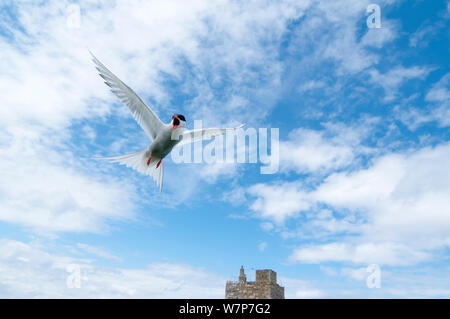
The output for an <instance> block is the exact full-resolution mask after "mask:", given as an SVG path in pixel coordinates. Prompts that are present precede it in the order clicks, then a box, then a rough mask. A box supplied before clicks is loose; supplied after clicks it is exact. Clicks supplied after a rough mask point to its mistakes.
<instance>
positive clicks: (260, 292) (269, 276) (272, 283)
mask: <svg viewBox="0 0 450 319" xmlns="http://www.w3.org/2000/svg"><path fill="white" fill-rule="evenodd" d="M243 273H244V270H243V268H241V276H240V281H239V282H236V281H228V282H227V284H226V287H225V298H226V299H284V287H281V286H280V285H278V284H277V273H276V272H274V271H272V270H270V269H265V270H257V271H256V281H248V282H247V281H246V279H245V276H243ZM241 278H243V279H242V280H241Z"/></svg>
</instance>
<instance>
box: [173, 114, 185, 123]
mask: <svg viewBox="0 0 450 319" xmlns="http://www.w3.org/2000/svg"><path fill="white" fill-rule="evenodd" d="M175 116H176V117H178V118H179V119H180V120H182V121H184V122H186V118H185V117H184V115H181V114H175Z"/></svg>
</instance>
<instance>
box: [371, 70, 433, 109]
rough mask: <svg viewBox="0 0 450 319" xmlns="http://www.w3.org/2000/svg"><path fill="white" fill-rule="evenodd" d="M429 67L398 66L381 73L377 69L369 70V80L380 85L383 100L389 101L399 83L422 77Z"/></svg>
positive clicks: (392, 98)
mask: <svg viewBox="0 0 450 319" xmlns="http://www.w3.org/2000/svg"><path fill="white" fill-rule="evenodd" d="M430 71H431V69H430V68H426V67H418V66H413V67H410V68H405V67H403V66H399V67H397V68H394V69H391V70H389V71H388V72H386V73H384V74H381V73H380V72H379V71H378V70H375V69H373V70H371V71H370V77H371V81H372V82H373V83H375V84H377V85H379V86H381V87H382V88H383V89H384V91H385V97H384V101H385V102H390V101H392V100H394V99H395V98H396V97H397V94H398V89H399V88H400V87H401V85H402V84H403V83H404V82H405V81H407V80H410V79H424V78H425V77H426V76H427V75H428V73H430Z"/></svg>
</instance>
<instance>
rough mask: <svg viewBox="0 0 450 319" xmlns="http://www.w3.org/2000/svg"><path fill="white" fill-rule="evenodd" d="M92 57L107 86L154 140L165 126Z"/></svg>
mask: <svg viewBox="0 0 450 319" xmlns="http://www.w3.org/2000/svg"><path fill="white" fill-rule="evenodd" d="M90 53H91V52H90ZM91 55H92V61H94V63H95V67H96V69H97V70H98V72H99V74H100V76H101V77H102V78H103V79H104V80H105V84H106V85H107V86H109V87H110V88H111V91H112V92H113V93H114V94H115V95H116V96H117V97H118V98H119V99H120V101H122V103H124V104H125V105H126V106H128V108H129V109H130V111H131V114H133V117H134V119H135V120H136V122H138V124H139V125H140V126H141V127H142V129H143V130H144V131H145V132H146V133H147V135H148V136H149V137H150V138H151V139H152V140H154V139H155V138H156V136H157V135H158V132H159V131H160V130H161V129H162V127H163V126H164V124H163V123H162V122H161V120H160V119H159V118H158V116H156V114H155V113H154V112H153V111H152V110H151V109H150V108H149V107H148V106H147V105H146V104H145V103H144V102H143V101H142V99H141V98H140V97H139V96H138V95H137V94H136V93H135V92H134V91H133V90H132V89H131V88H129V87H128V86H127V85H126V84H125V83H123V82H122V81H121V80H120V79H119V78H118V77H117V76H115V75H114V74H113V73H112V72H111V71H109V70H108V69H107V68H106V67H105V66H104V65H103V64H102V63H101V62H100V61H99V60H98V59H97V58H96V57H95V56H94V55H93V54H92V53H91Z"/></svg>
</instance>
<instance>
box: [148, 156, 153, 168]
mask: <svg viewBox="0 0 450 319" xmlns="http://www.w3.org/2000/svg"><path fill="white" fill-rule="evenodd" d="M151 160H152V157H151V156H150V157H149V158H148V161H147V166H149V165H150V161H151Z"/></svg>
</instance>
